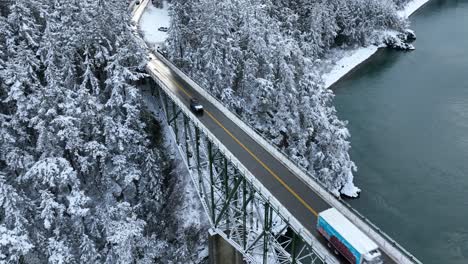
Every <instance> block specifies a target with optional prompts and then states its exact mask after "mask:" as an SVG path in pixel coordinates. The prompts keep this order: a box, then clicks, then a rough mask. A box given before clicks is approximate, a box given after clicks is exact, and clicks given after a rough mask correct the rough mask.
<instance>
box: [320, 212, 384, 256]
mask: <svg viewBox="0 0 468 264" xmlns="http://www.w3.org/2000/svg"><path fill="white" fill-rule="evenodd" d="M317 230H318V232H319V233H320V234H322V235H323V236H324V237H325V238H326V239H327V241H328V246H329V247H331V246H333V248H334V251H335V253H338V252H339V253H341V255H343V256H344V257H345V258H346V259H347V260H348V261H349V262H350V263H353V264H381V263H383V261H382V258H381V253H380V251H379V247H378V246H377V244H375V243H374V241H372V240H371V239H370V238H369V237H368V236H367V235H366V234H364V233H363V232H362V231H361V230H359V228H357V227H356V226H355V225H354V224H353V223H351V222H350V221H349V220H348V219H347V218H346V217H345V216H343V215H342V214H341V213H340V212H338V210H336V209H335V208H330V209H327V210H325V211H323V212H320V213H319V214H318V219H317Z"/></svg>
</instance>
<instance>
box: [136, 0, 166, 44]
mask: <svg viewBox="0 0 468 264" xmlns="http://www.w3.org/2000/svg"><path fill="white" fill-rule="evenodd" d="M169 24H170V17H169V4H168V3H167V2H166V1H163V8H157V7H155V6H154V5H153V4H152V3H151V1H150V2H149V3H148V6H147V7H146V9H145V11H144V13H143V16H142V17H141V20H140V30H141V32H142V33H143V37H144V39H145V40H146V42H147V43H148V45H149V46H150V48H157V47H158V46H160V45H162V44H163V43H164V41H165V40H166V38H167V32H163V31H160V30H158V29H159V28H160V27H166V28H168V27H169Z"/></svg>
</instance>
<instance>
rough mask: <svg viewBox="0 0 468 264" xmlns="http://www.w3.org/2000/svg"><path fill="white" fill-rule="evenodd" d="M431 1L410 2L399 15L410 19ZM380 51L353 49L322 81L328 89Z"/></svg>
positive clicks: (370, 48)
mask: <svg viewBox="0 0 468 264" xmlns="http://www.w3.org/2000/svg"><path fill="white" fill-rule="evenodd" d="M428 1H429V0H414V1H411V2H409V3H408V4H407V5H406V6H405V8H403V9H402V10H400V11H398V14H399V15H400V16H402V17H409V16H410V15H411V14H413V13H414V12H415V11H416V10H418V9H419V8H420V7H421V6H423V5H424V4H425V3H427V2H428ZM378 49H379V47H378V46H376V45H371V46H368V47H360V48H357V49H352V50H349V51H347V52H345V53H344V56H343V57H342V58H341V59H339V60H338V61H336V62H335V63H334V65H333V67H332V69H331V70H330V71H329V72H327V73H325V74H323V76H322V79H323V82H324V84H325V87H326V88H329V87H330V86H332V85H333V84H334V83H335V82H337V81H338V80H339V79H341V78H342V77H343V76H345V75H346V74H347V73H348V72H350V71H351V70H352V69H354V68H355V67H356V66H358V65H359V64H361V63H362V62H364V61H365V60H367V59H368V58H369V57H370V56H372V55H373V54H375V53H376V52H377V50H378Z"/></svg>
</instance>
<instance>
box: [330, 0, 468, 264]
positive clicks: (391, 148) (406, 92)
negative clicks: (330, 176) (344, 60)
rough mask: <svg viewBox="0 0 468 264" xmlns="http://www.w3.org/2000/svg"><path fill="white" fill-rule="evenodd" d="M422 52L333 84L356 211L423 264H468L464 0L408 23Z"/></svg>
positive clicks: (390, 57) (442, 4)
mask: <svg viewBox="0 0 468 264" xmlns="http://www.w3.org/2000/svg"><path fill="white" fill-rule="evenodd" d="M410 20H411V28H412V29H414V30H415V31H416V34H417V37H418V39H417V41H416V42H415V43H414V45H415V46H416V50H415V51H413V52H409V53H404V52H397V51H390V50H383V51H380V52H379V53H378V54H376V55H375V56H374V57H372V58H371V59H370V60H369V61H368V62H366V63H364V64H362V65H361V66H360V67H358V68H357V69H356V70H355V71H354V72H353V73H351V74H350V75H348V76H347V77H346V78H344V79H343V80H342V81H340V82H339V83H337V84H336V85H335V86H334V87H333V90H334V91H335V93H336V99H335V103H336V107H337V109H338V114H339V116H340V118H342V119H345V120H349V125H348V128H349V130H350V132H351V135H352V138H351V145H352V151H351V156H352V158H353V160H354V161H355V162H356V164H357V166H358V169H359V171H358V172H357V173H356V176H355V183H356V185H357V186H359V187H360V188H361V189H363V192H362V195H361V198H360V199H357V200H353V201H351V203H352V205H353V206H354V207H356V208H357V209H358V210H359V211H361V212H362V213H364V215H366V216H367V217H369V218H370V219H371V220H372V221H373V222H375V223H376V224H377V225H378V226H380V227H381V228H382V229H383V230H385V231H386V232H387V233H388V234H389V235H390V236H392V237H393V238H395V239H396V240H397V241H398V242H399V243H400V244H402V245H403V246H404V247H405V248H407V249H408V250H409V251H410V252H412V253H413V254H414V255H415V256H416V257H418V258H419V259H420V260H421V261H423V262H424V263H434V264H435V263H447V264H459V263H460V264H462V263H463V264H466V263H468V0H464V1H456V0H452V1H449V0H447V1H443V0H430V1H429V3H428V4H426V5H425V6H424V7H422V8H421V9H419V10H418V11H417V13H415V14H414V15H413V16H411V19H410Z"/></svg>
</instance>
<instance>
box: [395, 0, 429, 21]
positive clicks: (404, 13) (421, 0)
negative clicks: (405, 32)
mask: <svg viewBox="0 0 468 264" xmlns="http://www.w3.org/2000/svg"><path fill="white" fill-rule="evenodd" d="M427 2H429V0H413V1H411V2H409V3H408V4H406V6H405V7H404V8H403V9H402V10H400V11H398V15H400V16H401V17H405V18H408V17H409V16H410V15H411V14H413V13H414V12H416V10H418V9H419V8H420V7H421V6H423V5H424V4H426V3H427Z"/></svg>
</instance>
